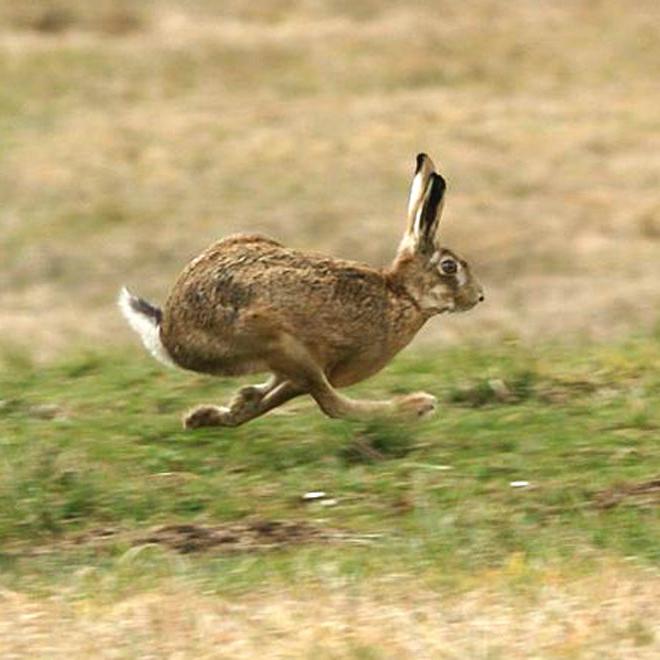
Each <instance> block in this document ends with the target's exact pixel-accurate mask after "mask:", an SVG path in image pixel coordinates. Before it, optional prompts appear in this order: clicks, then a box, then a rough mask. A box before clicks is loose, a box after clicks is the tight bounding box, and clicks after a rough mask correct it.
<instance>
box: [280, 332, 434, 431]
mask: <svg viewBox="0 0 660 660" xmlns="http://www.w3.org/2000/svg"><path fill="white" fill-rule="evenodd" d="M271 361H272V365H271V366H273V368H276V369H277V371H278V372H280V373H283V374H286V375H287V377H288V378H289V379H290V380H291V381H292V382H295V383H298V384H300V387H301V389H302V390H303V391H305V392H308V393H309V394H310V395H311V396H312V397H313V398H314V400H315V401H316V402H317V403H318V405H319V407H320V408H321V410H323V412H324V413H325V414H326V415H328V416H329V417H340V418H347V419H369V418H373V417H377V416H381V415H403V416H406V417H425V416H427V415H429V414H431V413H433V412H435V409H436V406H437V400H436V398H435V397H434V396H433V395H431V394H426V393H425V392H417V393H415V394H409V395H407V396H403V397H397V398H395V399H390V400H384V401H366V400H362V399H351V398H349V397H347V396H344V395H343V394H341V393H340V392H338V391H337V390H336V389H335V388H334V387H333V386H332V384H331V383H330V381H329V380H328V378H327V376H326V375H325V373H324V372H323V370H322V369H321V368H320V367H319V366H318V365H317V364H316V362H315V361H314V359H313V357H312V356H311V355H310V353H309V351H308V350H307V349H306V348H305V347H304V346H303V345H302V344H301V343H300V342H299V341H298V340H296V339H295V338H293V337H291V336H290V335H285V336H284V337H282V341H281V342H280V345H279V350H278V352H277V353H276V354H275V355H273V357H272V360H271Z"/></svg>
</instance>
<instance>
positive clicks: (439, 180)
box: [433, 172, 447, 195]
mask: <svg viewBox="0 0 660 660" xmlns="http://www.w3.org/2000/svg"><path fill="white" fill-rule="evenodd" d="M433 187H434V188H435V189H436V190H437V191H438V192H439V193H440V194H441V195H442V194H444V192H445V190H447V182H446V181H445V178H444V177H443V176H442V175H440V174H437V173H435V172H434V173H433Z"/></svg>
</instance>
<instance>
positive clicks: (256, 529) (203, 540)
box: [134, 520, 338, 554]
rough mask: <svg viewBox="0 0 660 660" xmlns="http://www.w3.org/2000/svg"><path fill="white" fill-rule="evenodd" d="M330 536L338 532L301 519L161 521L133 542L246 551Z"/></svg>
mask: <svg viewBox="0 0 660 660" xmlns="http://www.w3.org/2000/svg"><path fill="white" fill-rule="evenodd" d="M333 536H334V537H335V538H337V537H338V534H337V533H335V534H334V535H333V533H331V532H330V531H328V530H323V529H321V528H319V527H315V526H314V525H312V524H311V523H307V522H304V521H298V522H296V521H283V520H258V521H252V522H248V523H236V524H233V525H232V524H227V525H216V526H205V525H193V524H180V525H164V526H162V527H158V528H156V529H154V530H152V531H151V532H149V534H147V535H146V536H143V537H139V538H137V539H136V540H135V542H134V543H135V544H136V545H141V544H146V543H153V544H157V545H162V546H164V547H166V548H170V549H171V550H175V551H176V552H180V553H182V554H186V553H190V552H204V551H206V550H216V551H224V552H247V551H253V550H269V549H275V548H282V547H286V546H296V545H301V544H303V543H310V542H314V541H316V542H319V541H324V540H330V539H332V538H333Z"/></svg>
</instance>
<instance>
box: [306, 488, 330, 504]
mask: <svg viewBox="0 0 660 660" xmlns="http://www.w3.org/2000/svg"><path fill="white" fill-rule="evenodd" d="M324 497H325V493H324V492H323V491H322V490H310V491H309V493H305V494H304V495H303V496H302V499H303V500H304V501H305V502H312V501H313V500H321V499H323V498H324Z"/></svg>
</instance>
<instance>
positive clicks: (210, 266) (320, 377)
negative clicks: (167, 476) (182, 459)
mask: <svg viewBox="0 0 660 660" xmlns="http://www.w3.org/2000/svg"><path fill="white" fill-rule="evenodd" d="M443 196H444V180H442V178H441V177H440V176H439V175H436V174H435V168H434V167H433V163H432V161H431V160H430V159H429V158H428V157H427V156H425V155H423V154H420V156H418V160H417V169H416V172H415V177H414V179H413V187H412V192H411V200H410V202H409V219H408V229H407V232H406V235H405V237H404V241H403V242H402V246H401V247H400V250H399V252H398V254H397V257H396V259H395V260H394V262H393V264H392V265H391V267H390V268H388V269H385V270H377V269H374V268H371V267H369V266H366V265H363V264H360V263H355V262H352V261H344V260H340V259H336V258H333V257H327V256H323V255H319V254H313V253H303V252H299V251H296V250H293V249H289V248H286V247H284V246H283V245H281V244H279V243H277V242H276V241H273V240H271V239H269V238H265V237H262V236H256V235H236V236H230V237H228V238H225V239H223V240H221V241H219V242H217V243H215V244H214V245H212V246H211V247H209V248H208V249H207V250H206V251H205V252H203V253H202V254H201V255H200V256H199V257H197V258H196V259H194V260H193V261H192V262H191V263H190V264H189V265H188V266H187V267H186V268H185V269H184V270H183V272H182V273H181V275H180V276H179V278H178V279H177V281H176V283H175V284H174V287H173V288H172V291H171V293H170V296H169V298H168V300H167V302H166V305H165V308H164V310H163V318H162V323H161V325H160V340H161V342H162V344H163V346H164V348H165V349H166V351H167V353H168V354H169V356H171V358H172V360H173V361H174V362H175V363H176V364H177V365H179V366H181V367H183V368H185V369H190V370H193V371H199V372H204V373H209V374H216V375H237V374H245V373H252V372H263V371H270V372H272V373H273V374H274V376H273V378H272V379H271V380H270V381H269V382H268V383H265V384H263V385H260V386H254V387H248V388H243V389H242V390H241V391H239V392H238V393H237V394H236V395H235V396H234V398H233V399H232V401H231V402H230V405H229V406H228V407H226V408H218V407H216V406H202V407H199V408H197V409H195V410H193V411H192V412H191V413H190V414H189V415H188V416H187V417H186V419H185V421H184V423H185V425H186V426H187V427H197V426H208V425H236V424H240V423H243V422H245V421H247V420H249V419H252V418H253V417H256V416H258V415H261V414H263V413H264V412H266V411H267V410H270V409H271V408H273V407H275V406H277V405H280V404H281V403H284V402H285V401H287V400H288V399H290V398H292V397H294V396H297V395H298V394H301V393H309V394H311V395H312V396H313V397H314V398H315V399H316V401H317V402H318V404H319V405H320V407H321V408H322V409H323V410H324V412H326V414H328V415H331V416H333V417H358V418H359V417H365V416H370V415H373V414H380V413H397V412H402V413H407V414H412V415H422V414H425V413H428V412H431V411H432V410H433V409H434V408H435V399H434V397H432V396H431V395H428V394H424V393H417V394H413V395H409V396H408V397H402V398H400V399H395V400H393V401H355V400H352V399H348V398H346V397H344V396H342V395H341V394H339V393H338V392H337V391H336V390H335V388H336V387H343V386H346V385H351V384H352V383H356V382H358V381H361V380H364V379H365V378H367V377H369V376H371V375H372V374H374V373H376V372H377V371H379V370H380V369H382V368H383V367H384V366H385V365H386V364H387V363H388V362H389V361H390V360H391V359H392V357H393V356H394V355H396V354H397V353H398V352H399V351H400V350H401V349H402V348H404V347H405V346H406V345H407V344H408V343H409V342H410V341H411V340H412V338H413V337H414V336H415V334H416V333H417V332H418V331H419V330H420V328H421V327H422V325H423V324H424V323H425V322H426V321H427V320H428V319H429V318H430V317H431V316H433V315H434V314H438V313H441V312H443V311H462V310H466V309H469V308H470V307H472V306H474V304H476V303H477V302H478V300H480V299H482V298H483V295H482V292H481V287H480V286H479V284H478V283H477V281H476V280H475V279H474V277H473V276H472V274H471V273H470V270H469V267H468V265H467V263H466V262H465V261H463V260H462V259H460V257H458V256H456V255H455V254H454V253H452V252H451V251H449V250H447V249H445V248H440V247H438V246H437V245H436V244H435V230H436V228H437V223H438V215H439V209H440V208H441V206H442V201H443ZM445 259H453V260H455V261H456V262H457V264H459V266H458V268H460V273H458V274H456V275H447V274H444V273H443V272H442V271H441V270H440V266H439V264H441V263H442V262H443V260H445Z"/></svg>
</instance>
